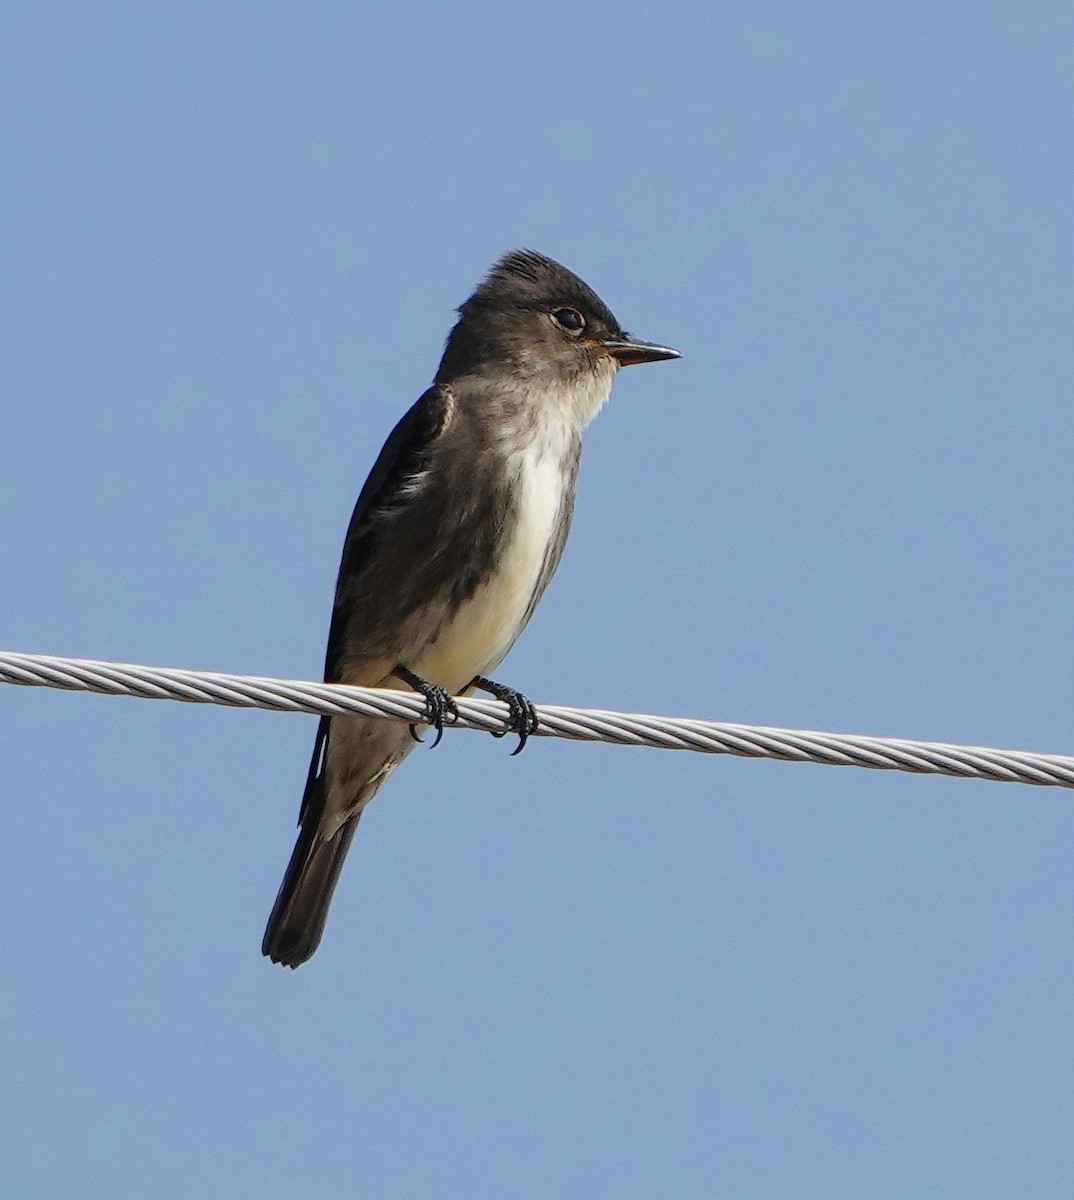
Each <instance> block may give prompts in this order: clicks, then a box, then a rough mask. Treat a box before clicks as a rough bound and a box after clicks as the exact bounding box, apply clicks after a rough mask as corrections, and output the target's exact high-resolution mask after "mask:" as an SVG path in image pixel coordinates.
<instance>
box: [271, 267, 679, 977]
mask: <svg viewBox="0 0 1074 1200" xmlns="http://www.w3.org/2000/svg"><path fill="white" fill-rule="evenodd" d="M459 314H460V315H459V320H458V323H457V324H456V325H455V328H454V329H453V330H452V331H451V334H450V336H449V337H448V341H447V347H446V349H445V350H444V357H443V359H442V360H441V362H440V369H439V370H438V371H437V373H436V379H435V381H434V382H433V385H432V387H431V388H429V390H428V391H427V392H426V393H425V394H424V395H423V396H422V397H421V399H419V400H418V402H417V403H416V404H415V405H414V407H413V408H412V409H411V410H410V411H409V412H408V413H407V414H406V415H405V416H404V417H403V419H402V420H401V421H400V422H399V424H398V425H396V427H395V429H394V430H393V431H392V433H391V435H390V437H389V438H388V440H387V442H386V443H385V445H384V448H383V450H381V452H380V457H379V458H378V459H377V461H376V464H375V465H374V467H373V470H372V472H371V473H370V475H369V478H368V479H367V480H366V483H365V486H364V487H363V488H362V492H361V495H360V496H359V497H358V503H357V505H356V506H355V509H354V515H353V516H352V517H351V523H350V527H349V528H348V530H347V537H346V541H345V542H344V545H343V559H342V562H341V563H340V568H339V579H338V582H337V583H336V598H335V607H334V609H333V612H332V624H331V629H330V631H329V634H328V652H327V657H326V661H325V672H324V677H325V679H326V680H327V681H328V682H330V683H352V684H362V685H365V686H368V687H388V688H413V689H415V690H417V691H418V692H420V693H421V694H422V695H423V696H424V697H425V701H426V711H425V720H426V722H427V723H428V724H431V725H432V726H434V727H435V728H436V730H437V737H439V734H440V731H441V729H442V727H443V721H444V718H445V715H450V714H451V712H452V709H453V705H452V701H451V697H452V696H453V695H458V694H463V695H465V694H467V693H469V692H471V691H472V690H473V689H475V688H480V689H481V690H483V691H488V692H491V693H492V694H493V695H494V696H498V697H499V698H501V699H503V700H506V701H507V703H508V705H509V706H510V711H511V717H512V724H513V728H514V730H515V732H517V733H518V735H519V749H521V747H522V744H523V743H524V742H525V739H526V737H527V735H528V734H530V733H532V732H533V731H534V729H535V728H536V716H535V714H534V711H533V706H532V705H531V704H530V703H529V701H528V700H526V698H525V697H524V696H522V695H521V694H520V693H518V692H516V691H514V690H513V689H511V688H508V687H505V686H503V685H502V684H497V683H494V682H493V681H492V680H490V679H489V678H488V676H489V674H490V672H492V671H494V670H495V669H496V667H497V666H498V665H499V663H500V661H501V659H502V658H503V657H504V655H505V654H506V653H507V651H508V650H510V649H511V646H512V645H513V644H514V642H515V639H516V638H517V637H518V635H519V634H520V633H521V632H522V630H523V629H524V628H525V626H526V622H527V621H528V620H529V619H530V617H531V615H532V614H533V610H534V608H535V607H536V604H537V601H538V600H540V598H541V595H542V593H543V592H544V590H545V587H546V586H547V585H548V581H549V580H550V579H551V578H552V574H553V572H554V571H555V569H556V567H557V566H558V564H559V559H560V555H561V554H562V552H563V544H564V541H565V540H566V537H567V530H568V528H569V526H570V521H571V513H572V510H573V507H574V485H575V479H576V476H577V473H578V456H579V450H580V446H581V434H582V430H583V429H584V428H585V427H586V425H588V424H589V422H590V421H591V420H592V419H593V417H595V416H596V414H597V412H598V411H599V410H600V408H601V406H602V405H603V404H604V402H605V401H606V400H607V399H608V393H609V392H610V390H611V386H612V378H613V376H614V375H615V373H616V371H617V370H618V369H619V367H622V366H629V365H630V364H632V363H644V362H656V361H659V360H660V359H668V358H678V357H679V355H678V351H676V350H671V349H669V348H668V347H666V346H657V345H653V344H652V343H650V342H642V341H639V340H638V339H636V338H633V337H631V336H630V335H629V334H626V333H624V332H623V330H622V329H621V328H620V327H619V322H618V321H616V319H615V317H614V316H612V314H611V312H610V311H609V310H608V308H607V306H606V305H605V304H604V302H603V301H602V300H601V299H600V297H599V296H598V295H597V294H596V293H595V292H594V291H593V290H592V289H591V288H590V287H588V286H587V285H586V284H585V283H583V282H582V280H581V279H579V278H578V276H577V275H574V274H572V272H570V271H568V270H567V269H566V268H565V267H561V266H560V265H559V263H556V262H553V261H552V260H551V259H550V258H545V257H544V255H542V254H536V253H534V252H533V251H531V250H521V251H515V252H513V253H511V254H507V255H505V256H504V257H503V258H502V259H500V261H499V262H498V263H496V265H495V266H494V267H493V268H492V270H491V271H490V272H489V275H488V277H487V278H486V279H485V281H484V282H483V283H482V284H481V285H480V286H479V287H478V289H477V291H475V292H474V294H473V295H472V296H471V297H470V299H469V300H467V301H466V303H465V304H463V306H462V307H461V308H460V309H459ZM416 736H417V735H416V734H415V733H414V729H413V727H411V728H409V729H408V727H407V726H406V725H405V724H403V723H401V722H397V721H386V720H378V719H375V718H372V717H362V716H352V715H346V716H334V717H322V718H321V723H320V727H319V728H318V731H317V740H316V742H315V744H314V748H313V760H312V762H311V763H310V770H309V776H308V779H307V782H306V791H305V795H304V796H303V798H302V809H301V812H300V814H299V826H300V833H299V835H298V843H297V845H296V846H295V850H294V853H293V854H292V856H291V862H290V864H289V865H288V867H287V874H286V875H285V876H284V879H283V883H282V885H281V886H280V894H279V896H278V897H277V898H276V905H275V907H274V908H273V910H272V915H271V916H270V917H269V922H268V928H267V929H266V931H265V939H264V942H263V943H262V946H261V949H262V952H263V953H265V954H266V955H268V956H269V958H271V959H272V960H273V962H278V963H283V964H284V965H286V966H289V967H297V966H299V965H300V964H301V963H304V962H305V961H306V960H307V959H308V958H309V957H310V956H311V955H312V954H313V952H314V950H316V949H317V944H318V942H319V941H320V940H321V933H322V931H323V929H324V922H325V917H326V915H327V912H328V905H329V901H330V900H331V898H332V891H333V889H334V888H335V885H336V881H337V879H338V878H339V872H340V868H341V867H342V866H343V859H344V857H345V855H346V853H347V849H348V847H349V846H350V843H351V838H352V837H353V836H354V830H355V827H356V826H357V824H358V819H359V817H360V816H361V815H362V810H363V809H364V808H365V806H366V805H367V804H368V803H369V801H370V800H371V799H372V798H373V795H374V794H375V792H376V791H377V789H378V788H379V787H380V785H381V784H382V783H383V782H384V780H385V779H387V777H388V776H389V775H390V774H391V772H392V771H393V770H394V769H395V768H396V767H397V766H398V765H399V763H400V762H402V760H403V759H404V758H405V757H406V756H407V754H408V753H409V752H410V751H411V750H412V749H413V747H414V740H415V738H416Z"/></svg>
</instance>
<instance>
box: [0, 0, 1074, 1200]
mask: <svg viewBox="0 0 1074 1200" xmlns="http://www.w3.org/2000/svg"><path fill="white" fill-rule="evenodd" d="M1072 34H1074V14H1072V10H1071V8H1070V6H1069V5H1068V4H1059V3H1045V4H1040V5H1035V6H1031V7H1028V8H1027V7H1026V6H1024V5H1015V4H1010V3H997V4H992V5H988V6H980V5H971V4H956V3H940V4H929V5H925V4H922V3H908V4H902V5H896V6H877V5H848V4H835V3H819V2H816V0H806V2H805V3H799V4H789V3H787V4H764V3H762V4H757V3H749V4H747V3H732V4H721V5H716V6H713V5H711V4H707V3H706V4H702V3H697V4H691V3H683V2H675V3H671V4H669V5H664V6H661V7H659V8H657V7H654V6H641V5H634V6H632V5H629V4H626V5H624V4H616V5H610V4H600V3H597V4H588V5H568V4H562V3H556V2H553V3H547V4H543V5H540V6H519V5H511V4H506V5H505V4H498V5H493V4H488V3H481V2H478V3H474V4H470V5H467V6H465V7H460V6H433V5H420V4H415V5H405V6H394V7H393V6H379V7H373V8H369V9H368V10H367V6H356V5H353V4H342V3H337V4H331V3H316V2H313V3H308V4H297V3H283V2H281V0H272V2H270V3H267V4H266V3H261V4H252V3H238V4H228V5H208V4H197V3H193V4H186V5H182V6H177V7H172V8H161V7H160V6H145V5H134V4H107V3H106V4H103V5H95V6H86V5H82V4H75V3H70V2H68V3H61V2H56V3H50V2H49V0H44V2H43V3H39V4H35V5H33V6H29V5H25V6H22V9H21V11H19V12H15V13H13V14H11V15H9V17H8V19H7V25H6V28H5V35H4V38H3V45H2V46H0V91H2V95H3V102H4V111H5V114H6V119H5V122H4V126H5V128H4V131H3V133H2V135H0V136H2V138H3V160H4V162H5V178H6V185H5V187H4V188H3V190H2V193H0V213H2V217H3V221H2V226H3V229H4V246H3V261H4V270H3V280H2V283H0V288H2V292H0V317H2V329H3V333H2V338H3V355H2V357H3V379H4V384H3V392H4V395H5V397H6V403H5V405H4V407H3V419H2V429H3V444H4V454H3V462H4V469H3V471H2V473H0V530H2V533H3V551H4V561H3V568H2V570H0V614H2V617H0V622H2V624H0V644H3V645H4V646H5V647H7V648H9V649H15V650H25V651H39V652H45V653H56V654H72V655H79V656H84V657H99V658H115V659H120V660H127V661H141V662H148V663H158V664H167V665H173V666H183V667H202V668H206V669H216V670H230V671H240V672H242V671H247V672H252V673H259V674H274V675H283V676H288V675H292V676H300V677H314V676H316V673H317V672H318V670H319V669H320V666H321V662H322V655H323V647H324V638H325V634H326V631H327V622H328V615H329V607H330V601H331V590H332V586H333V582H334V577H335V571H336V567H337V564H338V557H339V550H340V545H341V541H342V536H343V532H344V530H345V528H346V523H347V520H348V517H349V515H350V510H351V506H352V504H353V502H354V498H355V496H356V495H357V492H358V490H359V488H360V486H361V483H362V481H363V479H364V478H365V474H366V472H367V470H368V469H369V467H370V465H371V463H372V461H373V459H374V457H375V455H376V453H377V450H378V449H379V447H380V445H381V442H382V441H383V438H384V436H385V435H386V434H387V432H388V430H389V429H390V428H391V426H392V424H393V423H394V421H395V420H396V419H397V418H398V416H399V415H400V414H401V413H402V411H403V410H404V409H405V408H406V407H407V406H408V405H409V404H410V403H411V402H412V401H413V400H414V399H415V398H416V397H417V395H418V394H419V393H420V392H421V391H422V390H423V389H424V387H425V386H426V385H427V383H428V381H429V379H430V378H431V375H432V373H433V371H434V369H435V366H436V363H437V360H438V356H439V353H440V349H441V346H442V343H443V338H444V336H445V334H446V333H447V330H448V329H449V327H450V325H451V322H452V317H453V308H454V306H455V305H456V304H458V303H459V302H460V301H461V300H463V299H464V298H465V296H466V295H467V294H468V292H469V291H470V289H471V288H472V286H473V285H474V284H475V283H476V281H477V280H478V279H479V278H480V276H481V275H482V274H483V273H484V271H485V270H486V269H487V267H488V265H489V264H490V263H491V261H492V260H493V259H494V258H495V257H496V256H497V255H498V254H500V253H501V252H502V251H504V250H505V249H508V248H510V247H514V246H519V245H525V246H533V247H535V248H537V249H540V250H542V251H544V252H546V253H548V254H551V255H553V256H555V257H557V258H559V259H560V260H561V261H563V262H565V263H566V264H567V265H569V266H570V267H572V268H573V269H574V270H576V271H577V272H578V273H579V274H581V275H582V276H583V277H584V278H585V279H587V280H588V281H589V282H590V283H592V284H593V286H594V287H596V288H597V289H598V291H599V292H600V293H601V295H602V296H603V297H604V298H605V299H606V300H607V302H608V303H609V304H610V306H611V307H612V309H613V310H614V311H615V313H616V314H617V316H618V317H619V318H620V320H621V321H622V322H623V324H624V325H625V326H626V327H627V328H629V329H631V330H632V331H634V332H636V333H638V334H639V335H642V336H646V337H650V338H653V339H657V340H663V341H666V342H668V343H670V344H672V345H675V346H678V347H680V348H681V349H682V350H683V352H684V358H683V360H682V361H681V362H679V363H675V364H668V365H663V366H652V367H645V368H639V369H637V370H632V371H629V372H625V373H624V374H623V375H622V376H621V377H620V379H619V380H618V381H617V382H616V386H615V390H614V393H613V399H612V403H611V404H610V405H609V406H608V408H606V409H605V411H604V412H603V413H602V414H601V416H600V418H599V419H598V420H597V422H596V423H595V424H594V425H593V426H592V428H591V429H590V430H589V432H588V435H587V440H586V447H585V455H584V461H583V470H582V480H581V487H580V494H579V498H578V512H577V519H576V523H575V528H574V532H573V535H572V538H571V541H570V544H569V545H568V549H567V554H566V557H565V559H564V563H563V565H562V567H561V569H560V573H559V575H558V576H557V578H556V580H555V583H554V584H553V586H552V588H551V590H550V592H549V594H548V595H547V597H546V599H545V601H544V603H543V605H542V607H541V609H540V611H539V613H538V615H537V616H536V618H535V619H534V621H533V623H532V624H531V626H530V628H529V629H528V630H527V632H526V635H525V637H524V638H523V640H522V641H521V642H520V643H519V645H518V646H517V647H516V649H515V650H514V651H513V652H512V654H511V656H510V657H509V659H508V660H507V662H506V663H505V664H504V666H503V667H501V670H500V675H501V677H502V678H503V679H504V680H506V681H507V682H510V683H513V684H515V685H516V686H518V687H521V688H523V689H524V690H525V691H526V692H527V693H528V694H529V695H531V696H532V697H533V698H534V699H535V700H537V701H538V702H540V701H547V702H550V703H551V702H555V703H564V704H583V705H595V706H600V707H609V708H612V707H614V708H624V709H636V710H642V711H651V712H662V713H668V714H688V715H696V716H706V717H712V718H716V719H724V720H737V721H742V722H756V723H765V724H784V725H791V726H804V727H811V728H818V729H838V730H856V731H860V732H869V733H877V734H894V735H900V736H905V737H924V738H933V739H937V740H951V741H971V742H976V743H983V744H991V745H998V746H1019V747H1023V748H1028V749H1037V750H1043V751H1055V752H1061V753H1070V752H1072V750H1074V741H1072V735H1071V720H1070V705H1069V683H1070V678H1071V668H1072V663H1074V659H1072V653H1071V649H1070V600H1069V597H1070V593H1071V590H1072V586H1074V570H1072V568H1071V565H1070V558H1071V556H1070V554H1069V552H1068V542H1069V533H1070V447H1071V444H1072V440H1071V439H1072V434H1074V428H1072V426H1074V418H1072V412H1071V397H1072V394H1074V349H1072V338H1071V330H1072V328H1074V320H1072V318H1074V312H1072V309H1074V288H1072V284H1071V280H1072V279H1074V237H1072V233H1071V228H1072V226H1071V220H1070V198H1071V195H1072V194H1074V168H1072V165H1071V152H1070V147H1071V144H1072V132H1074V131H1072V128H1071V125H1072V119H1071V114H1072V100H1074V84H1072V75H1071V72H1070V67H1069V64H1070V60H1071V54H1072V51H1074V37H1072ZM314 724H315V722H314V720H313V718H309V717H297V716H283V715H274V714H268V713H248V712H236V711H231V710H227V709H222V708H192V707H187V706H182V705H176V704H151V703H148V702H143V701H133V700H122V699H112V698H104V697H94V696H76V695H67V694H63V693H59V692H46V691H43V690H42V691H31V690H24V689H15V688H0V738H2V742H3V747H4V753H3V757H2V761H0V780H2V794H3V795H4V796H5V797H6V804H5V805H4V833H3V837H2V838H0V861H2V869H0V908H2V911H4V912H5V913H6V914H7V921H6V935H5V954H4V959H5V968H4V970H3V971H2V972H0V1007H2V1012H3V1021H2V1022H0V1062H2V1064H3V1067H2V1075H3V1078H4V1084H3V1085H2V1089H0V1095H2V1097H3V1104H4V1106H5V1108H6V1110H7V1111H6V1112H5V1113H4V1121H3V1126H4V1129H5V1130H6V1133H7V1137H6V1139H5V1141H6V1143H7V1144H6V1145H5V1148H4V1153H3V1155H2V1156H0V1184H2V1185H3V1188H4V1191H5V1192H6V1193H7V1194H11V1195H19V1196H42V1197H50V1196H58V1195H70V1194H74V1193H76V1192H77V1194H78V1195H80V1196H84V1197H89V1198H93V1197H110V1198H111V1197H115V1196H124V1195H145V1194H152V1195H153V1196H156V1197H160V1198H162V1200H170V1198H171V1197H187V1196H190V1195H208V1196H215V1195H221V1196H224V1195H226V1196H229V1197H257V1198H258V1200H270V1198H275V1197H280V1198H284V1197H293V1196H295V1195H300V1194H301V1195H305V1194H310V1195H345V1196H361V1197H366V1196H368V1197H377V1198H380V1197H385V1198H391V1197H414V1196H467V1197H490V1198H491V1197H496V1198H497V1200H499V1198H502V1197H512V1198H514V1197H547V1196H553V1195H561V1196H587V1197H609V1198H611V1197H614V1198H616V1200H624V1198H629V1197H652V1196H676V1197H686V1196H691V1197H692V1196H705V1197H708V1196H713V1195H718V1196H733V1197H755V1196H756V1197H764V1198H765V1200H772V1198H777V1197H788V1198H790V1197H793V1198H795V1200H799V1198H802V1197H809V1196H817V1197H825V1198H826V1200H831V1198H834V1197H860V1196H862V1195H869V1196H871V1197H899V1198H904V1197H907V1196H914V1197H930V1196H936V1197H945V1198H950V1197H974V1198H975V1200H981V1198H987V1197H993V1196H995V1197H1006V1196H1011V1195H1031V1196H1034V1197H1049V1196H1067V1195H1069V1194H1070V1190H1071V1187H1072V1186H1074V1151H1072V1149H1071V1147H1072V1145H1074V1141H1072V1139H1071V1136H1070V1135H1071V1121H1070V1113H1071V1112H1072V1111H1074V1053H1072V1049H1071V1045H1072V1042H1071V1012H1072V1007H1074V949H1072V938H1071V924H1072V922H1071V915H1072V910H1074V882H1072V880H1074V872H1072V870H1071V860H1072V844H1074V812H1072V798H1071V796H1070V794H1069V793H1068V792H1065V791H1062V790H1059V789H1048V790H1045V789H1041V790H1035V789H1033V790H1031V789H1027V788H1018V787H1013V786H1006V785H999V784H987V783H973V782H966V781H958V780H947V779H937V778H916V777H913V776H908V775H902V774H898V775H896V774H885V773H880V772H866V771H858V770H836V769H833V768H821V767H813V766H798V765H788V764H782V763H771V762H754V761H739V760H733V759H725V758H708V757H703V756H699V755H688V754H675V753H667V752H657V751H643V750H627V749H622V748H613V747H603V746H588V745H574V744H569V743H565V742H554V741H550V740H541V741H539V742H534V743H531V745H530V746H529V747H528V748H527V750H526V752H525V753H524V754H523V755H521V756H520V757H519V758H515V759H512V758H509V757H508V747H507V745H506V744H505V743H502V742H498V741H495V740H493V739H491V738H488V737H482V736H479V735H476V734H467V733H456V734H454V735H449V736H447V737H445V739H444V742H443V743H442V745H441V746H440V747H439V748H438V749H437V750H436V752H435V753H427V752H418V753H415V754H414V755H412V756H411V758H410V759H409V760H408V762H407V764H406V767H405V768H404V769H403V770H402V771H400V773H399V774H398V775H397V776H396V777H395V778H394V779H393V780H392V781H391V784H390V786H388V787H386V788H385V789H384V791H383V792H382V793H381V794H380V795H379V796H378V798H377V800H376V802H375V804H374V806H373V808H371V809H370V811H369V812H368V813H367V815H366V817H365V819H364V820H363V822H362V828H361V831H360V834H359V837H358V838H357V840H356V842H355V846H354V848H353V850H352V852H351V857H350V860H349V862H348V868H347V871H346V874H345V877H344V880H343V882H342V885H341V887H340V891H339V893H338V895H337V899H336V903H335V906H334V910H333V913H332V917H331V920H330V925H329V928H328V932H327V935H326V938H325V941H324V943H323V945H322V947H321V950H320V952H319V953H318V955H317V957H316V958H315V959H314V960H313V961H312V962H311V963H310V964H309V965H308V966H306V967H304V968H303V969H301V970H300V971H298V972H296V973H294V974H292V973H290V972H285V971H282V970H280V969H278V968H275V967H272V966H270V965H269V964H268V963H267V962H266V961H264V960H263V959H262V958H261V957H260V955H259V953H258V950H259V943H260V938H261V932H262V928H263V924H264V920H265V917H266V916H267V913H268V910H269V908H270V906H271V903H272V900H273V898H274V896H275V893H276V888H277V886H278V883H279V878H280V875H281V873H282V870H283V867H284V864H285V862H286V860H287V856H288V854H289V852H290V849H291V845H292V841H293V826H294V821H295V817H296V814H297V808H298V802H299V798H300V793H301V785H302V781H303V778H304V775H305V771H306V764H307V760H308V754H309V749H310V745H311V742H312V737H313V730H314Z"/></svg>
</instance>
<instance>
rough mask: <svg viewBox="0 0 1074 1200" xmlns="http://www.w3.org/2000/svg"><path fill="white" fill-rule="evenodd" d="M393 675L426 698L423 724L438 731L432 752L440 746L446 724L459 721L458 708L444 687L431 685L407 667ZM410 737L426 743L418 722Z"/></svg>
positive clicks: (398, 668)
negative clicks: (420, 732)
mask: <svg viewBox="0 0 1074 1200" xmlns="http://www.w3.org/2000/svg"><path fill="white" fill-rule="evenodd" d="M392 674H393V675H395V676H396V677H397V678H398V679H401V680H402V681H403V682H404V683H407V684H409V685H410V686H411V687H412V688H413V689H414V691H416V692H418V693H420V695H421V696H422V697H423V698H424V700H425V720H424V722H423V723H424V724H426V725H431V726H432V727H433V728H434V729H435V730H436V737H435V738H433V742H432V745H431V746H430V747H429V749H430V750H433V749H435V748H436V747H437V746H438V745H439V744H440V739H441V738H442V737H443V736H444V722H445V721H449V720H450V721H455V720H457V719H458V716H459V709H458V706H457V705H456V703H455V701H454V700H453V699H452V698H451V696H450V695H449V694H448V693H447V692H446V691H444V689H443V688H442V687H440V686H438V685H437V684H435V683H430V682H429V681H428V680H427V679H422V677H421V676H420V675H415V674H414V672H413V671H411V670H409V669H408V668H407V667H404V666H398V667H396V668H395V670H394V671H393V672H392ZM410 736H411V737H412V738H413V739H414V741H416V742H421V741H424V738H422V737H421V736H420V735H419V734H418V726H417V722H412V723H411V725H410Z"/></svg>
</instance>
